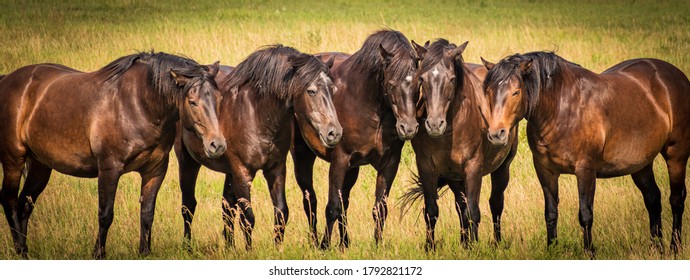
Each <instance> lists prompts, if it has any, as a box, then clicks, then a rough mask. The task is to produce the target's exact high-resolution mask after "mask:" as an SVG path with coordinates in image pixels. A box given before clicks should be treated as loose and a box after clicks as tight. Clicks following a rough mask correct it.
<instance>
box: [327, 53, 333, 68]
mask: <svg viewBox="0 0 690 280" xmlns="http://www.w3.org/2000/svg"><path fill="white" fill-rule="evenodd" d="M333 62H335V56H331V58H329V59H328V61H326V67H328V69H331V67H333Z"/></svg>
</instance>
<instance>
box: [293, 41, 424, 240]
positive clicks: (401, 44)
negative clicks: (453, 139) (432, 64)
mask: <svg viewBox="0 0 690 280" xmlns="http://www.w3.org/2000/svg"><path fill="white" fill-rule="evenodd" d="M335 56H336V58H337V56H339V57H341V58H343V57H347V55H346V54H340V55H335ZM416 71H417V57H416V56H415V52H414V50H413V49H412V46H411V45H410V43H409V41H408V40H407V38H405V36H404V35H403V34H402V33H400V32H398V31H394V30H382V31H378V32H376V33H374V34H372V35H370V36H369V37H368V38H367V39H366V40H365V41H364V44H363V46H362V48H361V49H360V50H358V51H357V52H355V53H354V54H353V55H352V56H349V57H347V58H346V59H345V60H344V61H342V63H340V64H339V65H335V66H334V67H333V68H332V69H331V72H332V73H333V76H334V77H335V85H336V86H337V88H338V94H336V95H335V96H334V97H333V102H334V103H335V107H336V110H337V111H338V117H339V119H340V123H341V124H342V125H343V135H344V136H343V140H342V141H341V142H340V143H339V144H338V145H336V146H335V147H334V148H329V147H325V146H324V145H323V144H320V143H319V141H318V135H317V134H316V133H315V132H314V131H312V130H309V129H304V128H305V127H306V126H305V125H303V124H302V125H300V126H299V127H298V126H294V127H295V130H296V131H295V132H294V138H293V148H292V150H291V152H292V157H293V160H294V162H295V177H296V179H297V184H298V185H299V187H300V188H301V189H302V193H303V194H304V198H303V203H304V210H305V213H306V215H307V219H308V220H309V224H310V227H311V235H312V239H313V241H314V243H315V244H316V242H317V233H316V214H315V211H316V195H315V193H314V187H313V182H312V178H313V165H314V161H315V159H316V157H317V155H318V157H320V158H322V159H324V160H326V161H329V162H330V163H331V166H330V169H329V177H328V179H329V191H328V205H327V206H326V231H325V233H324V237H323V240H322V242H321V248H328V247H329V246H330V239H331V233H332V230H333V225H334V223H335V222H336V220H337V221H338V222H339V225H340V233H341V234H340V244H341V245H343V246H345V247H347V246H348V245H349V237H348V234H347V230H346V228H345V227H346V216H347V208H348V205H349V197H350V190H351V189H352V186H353V185H354V184H355V182H356V181H357V176H358V174H359V167H360V166H362V165H365V164H371V165H373V167H374V168H375V169H376V171H377V172H378V175H377V178H376V202H375V204H374V210H373V216H374V221H375V223H376V229H375V232H374V237H375V239H376V242H377V243H378V241H379V240H380V239H381V232H382V230H383V225H384V222H385V219H386V216H387V214H388V208H387V205H386V198H387V196H388V193H389V191H390V187H391V184H392V183H393V179H394V178H395V174H396V173H397V171H398V163H399V162H400V153H401V150H402V147H403V144H404V141H405V140H409V139H411V138H412V137H413V136H414V135H415V134H416V133H417V127H418V124H417V120H416V118H415V102H416V101H417V97H418V91H419V87H418V86H417V82H416V80H413V76H414V74H415V72H416ZM296 121H297V123H302V122H304V121H305V120H303V119H302V118H300V117H299V116H298V117H297V119H296ZM300 135H302V136H303V137H300Z"/></svg>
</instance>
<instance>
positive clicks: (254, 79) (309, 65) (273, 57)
mask: <svg viewBox="0 0 690 280" xmlns="http://www.w3.org/2000/svg"><path fill="white" fill-rule="evenodd" d="M320 73H325V74H327V75H330V72H329V70H328V68H327V67H326V65H325V64H323V63H322V62H321V61H320V60H319V59H317V58H316V57H314V56H313V55H308V54H304V53H301V52H299V51H297V50H295V49H293V48H291V47H286V46H283V45H272V46H265V47H264V48H262V49H259V50H257V51H255V52H254V53H252V54H251V55H249V57H247V59H245V60H244V61H242V62H241V63H240V64H238V65H237V67H235V69H233V71H232V72H231V73H230V75H229V76H228V78H227V79H226V80H225V82H224V83H223V84H224V86H225V87H226V88H228V89H230V90H231V91H234V90H237V89H238V88H239V87H242V86H249V87H251V88H253V89H254V90H255V91H256V92H257V93H258V94H259V95H269V96H275V97H277V98H278V99H280V100H285V99H288V98H290V99H291V98H293V97H294V96H295V95H296V94H298V93H300V92H304V91H306V89H307V87H308V86H309V84H310V83H311V82H312V81H313V80H315V79H316V78H317V77H318V76H319V74H320Z"/></svg>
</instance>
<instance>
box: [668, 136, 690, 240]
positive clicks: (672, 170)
mask: <svg viewBox="0 0 690 280" xmlns="http://www.w3.org/2000/svg"><path fill="white" fill-rule="evenodd" d="M678 150H679V149H675V150H674V149H673V146H671V147H670V148H668V149H667V151H666V153H664V157H665V158H666V165H667V167H668V176H669V179H670V185H671V197H670V198H669V201H670V203H671V212H672V214H673V231H672V233H671V251H673V252H674V253H678V251H679V250H680V249H681V248H682V246H681V244H682V243H681V232H682V228H683V211H684V208H685V197H686V196H687V190H686V188H685V174H686V172H687V171H686V168H687V167H686V166H687V164H688V154H687V152H686V153H685V154H684V155H683V154H681V153H680V152H679V151H678ZM677 154H681V155H677Z"/></svg>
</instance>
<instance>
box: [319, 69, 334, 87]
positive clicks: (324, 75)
mask: <svg viewBox="0 0 690 280" xmlns="http://www.w3.org/2000/svg"><path fill="white" fill-rule="evenodd" d="M319 76H321V79H323V84H324V85H328V81H330V80H331V78H329V77H328V75H326V73H325V72H321V74H319Z"/></svg>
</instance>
